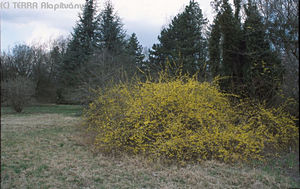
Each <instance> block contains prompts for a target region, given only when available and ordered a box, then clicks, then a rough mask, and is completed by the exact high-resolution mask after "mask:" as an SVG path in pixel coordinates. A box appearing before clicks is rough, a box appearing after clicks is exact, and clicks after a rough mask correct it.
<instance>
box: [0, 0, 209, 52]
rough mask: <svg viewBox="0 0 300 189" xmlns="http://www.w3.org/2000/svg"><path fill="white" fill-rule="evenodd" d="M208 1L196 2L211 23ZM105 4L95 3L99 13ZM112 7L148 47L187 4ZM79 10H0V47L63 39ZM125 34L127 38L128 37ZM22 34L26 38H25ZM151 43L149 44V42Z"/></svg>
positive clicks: (175, 0)
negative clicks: (0, 41)
mask: <svg viewBox="0 0 300 189" xmlns="http://www.w3.org/2000/svg"><path fill="white" fill-rule="evenodd" d="M22 1H27V2H30V1H31V2H33V1H32V0H22ZM210 1H211V0H198V1H197V2H198V3H199V4H200V8H201V9H202V10H203V13H204V15H205V16H207V17H209V19H211V8H210V5H209V4H210ZM35 2H39V3H40V2H49V3H60V2H63V3H70V2H72V3H73V4H76V3H77V4H78V3H80V4H84V2H85V0H65V1H63V0H35ZM104 2H105V0H98V1H97V3H98V6H100V7H99V8H100V10H101V9H103V6H104ZM112 3H113V5H114V7H115V11H117V13H118V15H119V16H120V17H121V19H122V22H123V23H124V27H125V29H127V30H128V32H130V33H132V32H136V33H137V35H138V37H139V40H140V41H141V42H142V45H146V46H148V47H151V45H152V44H153V43H155V42H156V39H157V36H158V35H159V33H160V30H161V28H162V26H164V25H166V24H167V23H168V22H169V21H170V20H171V19H172V17H173V16H175V15H176V14H177V13H178V12H180V11H182V10H183V9H184V6H185V5H187V4H188V3H189V0H112ZM79 12H81V10H74V9H73V10H71V9H64V10H56V11H53V10H41V9H38V10H30V9H26V10H25V9H12V7H11V8H10V9H8V10H1V14H2V20H3V22H2V28H7V29H3V30H4V31H3V32H2V43H3V46H4V48H5V46H12V45H13V44H12V43H15V42H16V41H24V42H27V43H30V42H33V41H34V42H37V41H40V42H42V41H48V40H49V38H50V37H53V38H54V37H56V36H59V35H67V34H69V33H70V32H71V31H72V28H73V27H74V26H75V21H76V20H78V14H79ZM130 33H128V34H130ZM25 34H26V35H25ZM151 41H152V42H151Z"/></svg>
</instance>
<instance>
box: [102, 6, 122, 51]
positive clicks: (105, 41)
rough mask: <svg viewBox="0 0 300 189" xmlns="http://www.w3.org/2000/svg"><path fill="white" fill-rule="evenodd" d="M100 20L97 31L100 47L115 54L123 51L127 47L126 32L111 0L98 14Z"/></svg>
mask: <svg viewBox="0 0 300 189" xmlns="http://www.w3.org/2000/svg"><path fill="white" fill-rule="evenodd" d="M98 22H99V25H98V27H97V31H96V36H97V46H98V48H99V49H100V50H107V51H108V52H110V53H113V54H120V53H123V52H124V50H125V47H126V40H125V37H126V32H125V30H124V29H123V24H122V23H121V19H120V17H119V16H118V15H117V14H116V13H114V8H113V5H112V3H111V2H110V1H106V3H105V8H104V10H103V11H101V12H100V14H99V15H98Z"/></svg>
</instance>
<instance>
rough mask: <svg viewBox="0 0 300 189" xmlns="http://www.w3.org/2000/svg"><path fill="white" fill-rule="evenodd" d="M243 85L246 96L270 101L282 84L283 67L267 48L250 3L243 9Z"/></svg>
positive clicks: (252, 5) (255, 9)
mask: <svg viewBox="0 0 300 189" xmlns="http://www.w3.org/2000/svg"><path fill="white" fill-rule="evenodd" d="M245 12H246V20H245V23H244V36H245V44H246V49H245V60H246V64H245V67H246V69H244V70H245V73H244V76H245V78H244V79H245V83H246V85H247V89H248V93H249V95H250V96H252V97H257V98H259V99H260V100H266V99H271V98H272V97H273V96H274V95H275V93H276V91H277V90H278V87H279V86H280V83H281V81H282V75H283V71H284V70H283V67H282V65H281V61H280V59H279V58H278V56H277V55H276V53H275V52H274V51H273V50H272V49H271V44H270V43H269V40H268V38H267V33H266V30H265V27H264V24H263V18H262V16H261V15H260V13H259V11H258V9H257V6H256V4H255V3H253V2H252V1H251V0H249V1H248V4H247V5H246V6H245Z"/></svg>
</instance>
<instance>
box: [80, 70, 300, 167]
mask: <svg viewBox="0 0 300 189" xmlns="http://www.w3.org/2000/svg"><path fill="white" fill-rule="evenodd" d="M162 77H164V76H162ZM229 96H230V95H229V94H224V93H222V92H220V90H219V89H218V87H217V85H216V84H213V83H212V84H211V83H207V82H203V83H200V82H198V81H197V80H196V79H195V78H187V77H175V78H173V79H170V78H169V79H163V78H161V79H160V80H159V81H158V82H150V81H147V82H139V83H138V84H135V85H127V84H121V85H117V86H115V87H113V88H110V89H108V90H107V91H105V92H103V93H101V92H100V91H99V96H98V98H97V99H95V100H94V102H92V103H91V104H90V105H89V107H88V108H87V109H86V110H85V115H84V118H85V121H86V123H87V126H88V128H89V129H90V130H93V131H95V132H96V133H97V136H96V138H95V144H96V145H97V146H99V147H100V148H101V149H102V150H104V151H107V152H111V151H126V152H131V153H143V154H145V155H149V156H150V157H152V158H157V157H162V158H169V159H176V160H179V161H185V160H199V161H201V160H206V159H218V160H224V161H236V160H248V159H252V158H262V151H263V150H264V147H265V146H266V145H271V146H274V147H275V148H276V149H279V148H284V147H286V146H288V145H291V144H293V143H295V142H296V141H297V137H298V135H297V133H298V131H297V127H296V126H295V123H294V120H293V118H292V117H291V116H290V115H288V114H286V113H284V112H283V111H282V110H281V109H280V108H277V109H275V108H273V109H266V108H265V107H264V106H263V105H260V106H256V107H255V106H251V105H249V103H246V102H241V103H239V104H238V105H235V106H233V105H231V103H230V101H229Z"/></svg>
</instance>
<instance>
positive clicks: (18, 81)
mask: <svg viewBox="0 0 300 189" xmlns="http://www.w3.org/2000/svg"><path fill="white" fill-rule="evenodd" d="M2 87H3V91H5V94H6V99H7V100H8V103H9V105H10V106H11V107H12V108H13V109H14V110H15V111H16V112H18V113H20V112H22V110H23V108H24V106H25V105H26V104H27V103H28V102H29V100H30V99H31V97H32V95H33V94H34V84H33V82H32V81H31V80H29V79H28V78H26V77H20V76H19V77H17V78H15V79H10V80H8V81H6V82H3V83H2Z"/></svg>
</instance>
